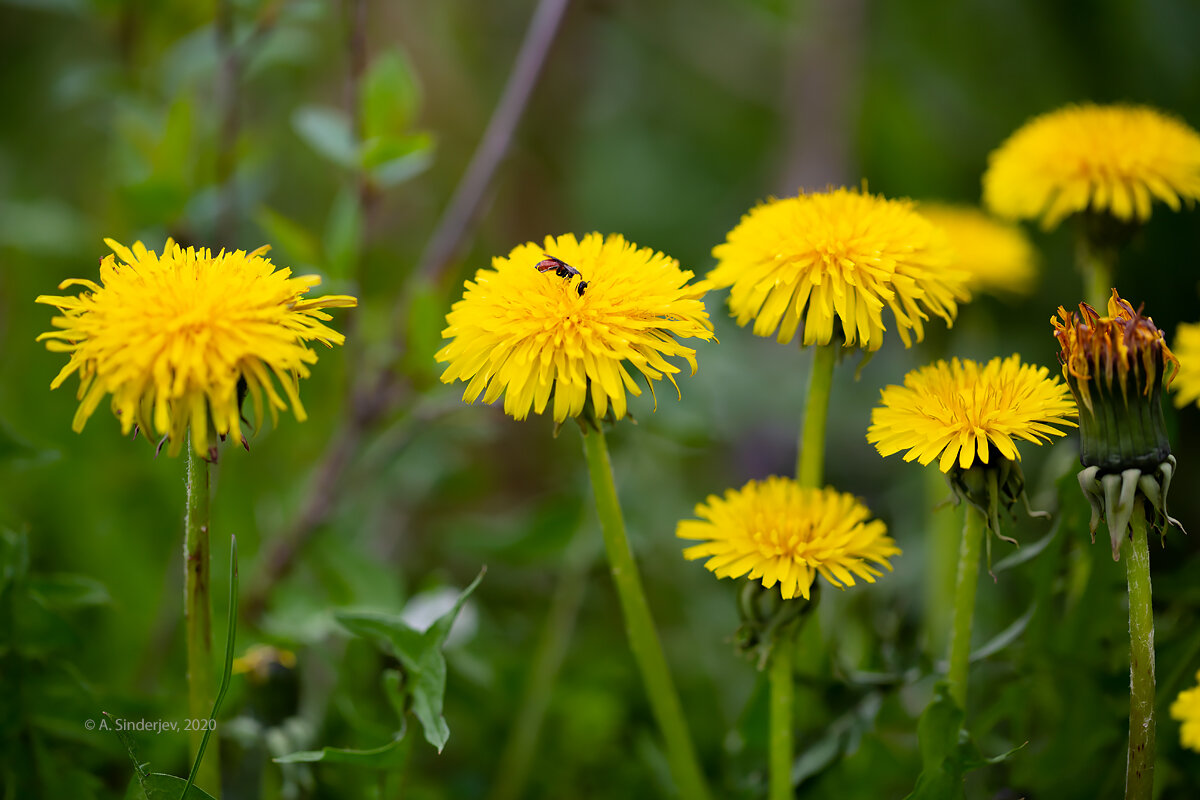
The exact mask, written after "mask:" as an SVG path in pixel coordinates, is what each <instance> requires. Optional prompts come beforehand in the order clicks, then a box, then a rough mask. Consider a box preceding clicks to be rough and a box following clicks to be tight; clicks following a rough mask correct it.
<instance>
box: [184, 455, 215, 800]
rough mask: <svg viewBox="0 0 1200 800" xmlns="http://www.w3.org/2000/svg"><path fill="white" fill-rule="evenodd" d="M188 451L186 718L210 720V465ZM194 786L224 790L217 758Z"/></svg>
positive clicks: (192, 748) (195, 736) (198, 733)
mask: <svg viewBox="0 0 1200 800" xmlns="http://www.w3.org/2000/svg"><path fill="white" fill-rule="evenodd" d="M184 449H185V450H187V511H186V516H185V521H184V542H183V556H184V562H183V565H184V566H183V568H184V584H183V586H184V588H183V593H184V594H183V616H184V622H185V627H186V629H187V682H188V716H189V718H191V719H194V720H206V719H208V714H209V712H210V711H211V710H212V703H213V696H214V695H215V694H216V678H215V673H214V671H213V654H212V577H211V564H210V562H211V560H212V559H211V556H210V554H209V544H208V520H209V514H208V491H209V490H208V462H207V461H205V460H204V459H203V458H202V457H201V456H199V455H197V454H196V448H195V447H193V446H192V443H191V442H190V441H189V442H188V443H187V444H186V445H185V446H184ZM198 727H199V730H195V729H193V731H192V734H191V737H190V741H189V752H190V753H191V755H192V756H193V757H195V755H196V752H197V751H198V750H199V749H200V741H201V739H203V738H204V730H205V728H204V726H198ZM196 785H197V786H199V787H200V788H202V789H204V790H205V791H208V792H209V793H212V792H215V791H217V790H218V789H219V787H220V769H219V767H218V760H217V753H216V752H215V751H214V752H213V753H212V754H211V756H210V757H209V758H207V759H205V761H204V762H203V763H202V764H201V766H200V772H199V776H198V779H197V781H196Z"/></svg>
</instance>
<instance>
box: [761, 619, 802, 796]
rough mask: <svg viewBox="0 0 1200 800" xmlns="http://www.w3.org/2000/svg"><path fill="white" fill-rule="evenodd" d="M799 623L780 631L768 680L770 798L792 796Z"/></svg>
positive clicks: (773, 649) (772, 652) (776, 637)
mask: <svg viewBox="0 0 1200 800" xmlns="http://www.w3.org/2000/svg"><path fill="white" fill-rule="evenodd" d="M796 628H797V626H796V624H795V623H789V624H788V625H786V626H785V627H783V628H781V629H779V630H778V631H776V635H775V642H774V645H773V646H772V648H771V666H770V671H769V673H768V676H767V677H768V680H769V683H770V687H771V700H770V703H771V706H770V723H769V724H770V726H771V743H770V761H769V762H768V764H769V767H770V770H769V771H770V790H769V792H768V795H767V796H768V797H769V798H770V800H791V798H792V797H794V796H795V792H794V791H793V789H792V755H793V753H794V752H795V746H794V742H793V734H792V712H793V709H794V706H795V704H796V686H795V677H794V675H793V672H794V669H795V666H794V665H795V658H794V656H795V650H796Z"/></svg>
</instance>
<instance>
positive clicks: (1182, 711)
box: [1171, 672, 1200, 752]
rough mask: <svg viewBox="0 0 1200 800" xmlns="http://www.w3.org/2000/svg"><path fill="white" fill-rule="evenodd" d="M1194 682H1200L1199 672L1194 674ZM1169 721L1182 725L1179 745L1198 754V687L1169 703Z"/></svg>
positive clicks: (1199, 728)
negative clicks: (1172, 720)
mask: <svg viewBox="0 0 1200 800" xmlns="http://www.w3.org/2000/svg"><path fill="white" fill-rule="evenodd" d="M1196 680H1197V681H1200V672H1197V673H1196ZM1171 719H1174V720H1178V721H1179V722H1181V723H1183V724H1182V725H1180V726H1179V743H1180V744H1182V745H1183V746H1184V747H1186V748H1188V749H1189V750H1195V751H1197V752H1200V686H1193V687H1192V688H1191V689H1184V690H1183V691H1182V692H1180V693H1179V696H1178V697H1176V698H1175V702H1174V703H1171Z"/></svg>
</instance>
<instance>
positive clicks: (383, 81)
mask: <svg viewBox="0 0 1200 800" xmlns="http://www.w3.org/2000/svg"><path fill="white" fill-rule="evenodd" d="M420 103H421V86H420V84H419V83H417V77H416V73H415V72H414V71H413V68H412V64H410V63H409V60H408V57H407V56H406V55H405V54H404V51H403V50H400V49H398V48H393V49H391V50H388V51H387V52H385V53H381V54H380V55H378V56H376V57H375V59H374V60H373V61H372V62H371V65H370V66H369V67H368V68H367V74H366V75H365V76H364V77H363V84H362V107H361V113H362V121H363V133H364V136H365V137H366V138H367V139H372V138H375V137H390V136H397V135H399V134H402V133H404V132H405V131H407V130H408V128H409V127H410V126H411V125H412V122H413V119H414V118H415V116H416V113H417V107H418V106H419V105H420Z"/></svg>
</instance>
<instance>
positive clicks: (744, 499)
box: [676, 477, 900, 600]
mask: <svg viewBox="0 0 1200 800" xmlns="http://www.w3.org/2000/svg"><path fill="white" fill-rule="evenodd" d="M696 516H698V517H700V519H698V520H682V521H681V522H680V523H679V526H678V527H677V529H676V535H677V536H678V537H679V538H681V539H692V540H699V541H700V542H701V544H697V545H692V546H691V547H688V548H686V549H685V550H684V551H683V555H684V558H687V559H688V560H689V561H691V560H695V559H699V558H707V559H708V561H706V562H705V564H704V566H705V567H706V568H707V569H709V570H710V571H712V572H713V573H714V574H715V575H716V576H717V577H718V578H737V577H740V576H742V575H749V577H750V579H751V580H761V581H762V584H763V586H764V587H765V588H767V589H770V588H771V587H773V586H775V584H779V590H780V593H781V594H782V596H783V599H785V600H790V599H791V598H793V597H796V596H797V595H799V596H801V597H803V598H804V599H805V600H807V599H808V598H809V594H810V591H811V588H812V584H813V581H814V580H815V579H816V576H817V575H818V574H820V575H822V576H823V577H824V578H825V580H827V581H829V582H830V583H831V584H833V585H834V586H837V587H838V588H844V587H846V586H853V585H854V579H855V577H858V578H861V579H862V580H864V581H866V582H867V583H874V582H875V577H876V576H877V575H880V574H882V573H881V572H880V569H879V568H880V567H882V568H884V569H887V570H891V568H892V567H891V564H890V562H889V561H888V559H889V558H890V557H891V556H894V555H899V553H900V549H899V548H897V547H896V543H895V542H894V541H893V540H892V538H891V537H890V536H888V535H887V528H886V526H885V525H884V524H883V523H882V522H881V521H879V520H873V519H871V518H870V512H869V511H868V510H867V508H866V506H864V505H863V504H862V503H860V502H858V501H857V500H856V499H855V498H854V496H853V495H851V494H845V493H842V492H838V491H836V490H834V489H831V488H827V489H809V488H802V487H801V486H800V484H798V483H797V482H796V481H795V480H793V479H791V478H779V477H771V478H767V479H766V480H765V481H750V482H749V483H747V484H746V485H745V486H743V487H742V488H741V489H730V490H729V491H727V492H725V496H724V497H723V498H722V497H717V496H716V495H710V496H709V498H708V500H707V501H705V502H704V503H701V504H700V505H698V506H696Z"/></svg>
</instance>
